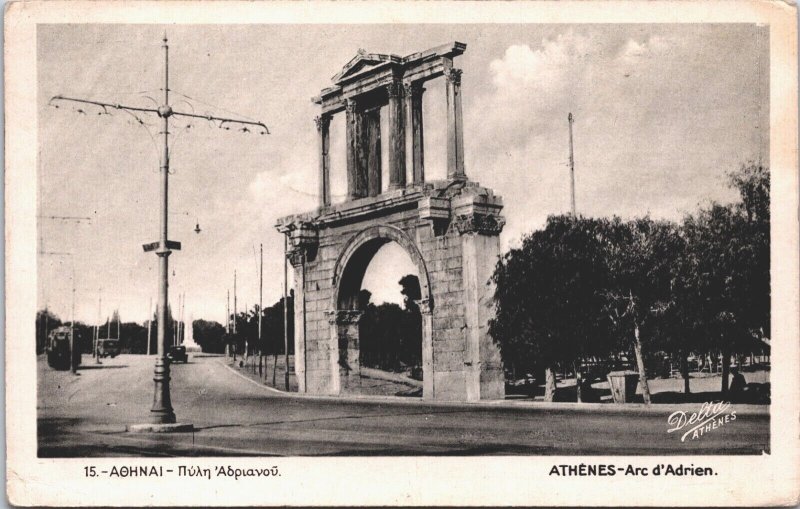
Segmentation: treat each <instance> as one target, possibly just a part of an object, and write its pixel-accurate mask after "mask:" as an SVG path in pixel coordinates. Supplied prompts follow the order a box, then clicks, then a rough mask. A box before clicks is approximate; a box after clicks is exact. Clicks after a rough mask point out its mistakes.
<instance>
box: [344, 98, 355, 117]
mask: <svg viewBox="0 0 800 509" xmlns="http://www.w3.org/2000/svg"><path fill="white" fill-rule="evenodd" d="M344 109H345V111H346V113H347V114H348V115H352V114H353V113H355V111H356V100H355V99H352V98H351V99H345V100H344Z"/></svg>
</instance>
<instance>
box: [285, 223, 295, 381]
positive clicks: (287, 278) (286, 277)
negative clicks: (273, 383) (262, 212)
mask: <svg viewBox="0 0 800 509" xmlns="http://www.w3.org/2000/svg"><path fill="white" fill-rule="evenodd" d="M288 242H289V237H288V236H285V235H284V238H283V363H284V370H285V373H284V377H283V381H284V387H285V388H286V390H287V391H288V390H289V308H288V305H289V304H288V300H289V289H288V284H289V276H288V270H289V268H288V266H287V261H286V254H287V253H286V251H287V250H288ZM295 355H296V353H295Z"/></svg>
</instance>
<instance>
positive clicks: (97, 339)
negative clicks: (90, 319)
mask: <svg viewBox="0 0 800 509" xmlns="http://www.w3.org/2000/svg"><path fill="white" fill-rule="evenodd" d="M97 295H98V297H97V327H95V332H96V334H95V335H94V336H95V337H94V352H93V355H92V356H93V357H94V361H95V364H100V356H99V355H97V350H98V347H99V345H98V343H99V342H100V317H101V316H103V289H102V288H100V290H98V292H97Z"/></svg>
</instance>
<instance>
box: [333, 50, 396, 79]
mask: <svg viewBox="0 0 800 509" xmlns="http://www.w3.org/2000/svg"><path fill="white" fill-rule="evenodd" d="M402 60H403V59H402V58H400V57H398V56H397V55H384V54H381V53H367V52H366V51H364V50H359V52H358V54H356V56H355V57H353V58H352V59H351V60H350V61H349V62H348V63H347V64H345V66H344V67H342V70H341V71H339V73H338V74H337V75H336V76H334V77H333V78H332V81H333V82H334V83H339V82H340V81H343V80H346V79H349V78H353V77H356V76H359V75H367V74H369V73H370V72H371V71H372V70H373V69H377V68H379V67H383V66H384V65H385V64H387V63H392V62H396V63H400V62H402Z"/></svg>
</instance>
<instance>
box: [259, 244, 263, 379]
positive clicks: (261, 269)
mask: <svg viewBox="0 0 800 509" xmlns="http://www.w3.org/2000/svg"><path fill="white" fill-rule="evenodd" d="M258 251H259V255H260V258H261V263H260V265H259V267H258V369H259V371H260V370H261V363H262V361H263V359H262V356H263V351H262V350H263V349H262V348H261V345H262V342H261V315H263V314H264V310H263V307H262V306H263V305H264V244H259V245H258ZM259 374H260V373H259Z"/></svg>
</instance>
